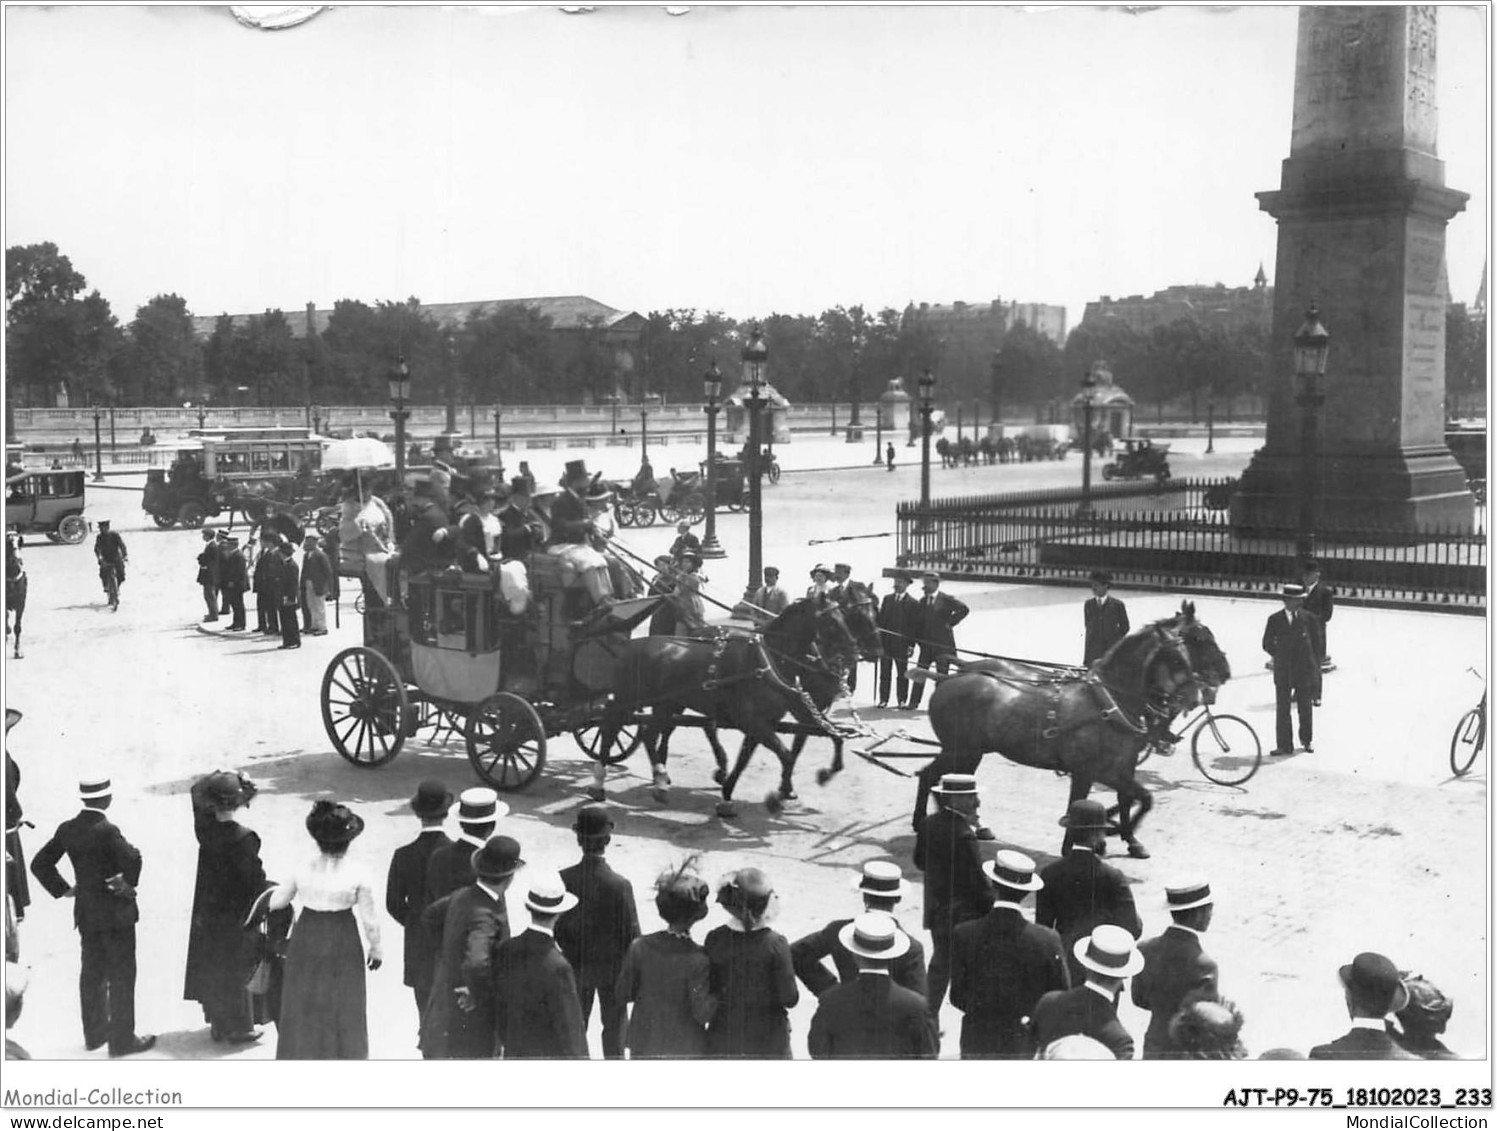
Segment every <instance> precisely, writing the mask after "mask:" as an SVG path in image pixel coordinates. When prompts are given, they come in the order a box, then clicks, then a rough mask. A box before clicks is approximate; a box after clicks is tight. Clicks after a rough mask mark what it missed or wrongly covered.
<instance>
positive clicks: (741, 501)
mask: <svg viewBox="0 0 1497 1131" xmlns="http://www.w3.org/2000/svg"><path fill="white" fill-rule="evenodd" d="M723 505H724V506H726V507H727V508H728V510H730V511H732V512H733V513H734V514H737V513H738V512H739V511H741V510H743V508H744V507H746V506H748V500H746V499H745V498H744V497H743V496H742V495H739V496H738V497H737V498H736V499H729V500H728V501H727V502H726V503H724V504H723Z"/></svg>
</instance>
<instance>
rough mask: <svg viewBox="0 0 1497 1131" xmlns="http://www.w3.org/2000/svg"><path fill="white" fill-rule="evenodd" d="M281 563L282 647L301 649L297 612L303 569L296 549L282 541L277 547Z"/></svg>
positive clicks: (278, 590)
mask: <svg viewBox="0 0 1497 1131" xmlns="http://www.w3.org/2000/svg"><path fill="white" fill-rule="evenodd" d="M277 552H278V553H279V556H280V561H279V562H278V563H276V568H277V570H278V572H277V574H276V592H277V593H278V594H279V597H280V600H279V602H278V604H279V605H280V624H281V647H282V648H300V647H301V623H300V621H298V620H297V615H296V614H297V610H298V609H299V608H300V607H301V567H300V566H299V565H297V563H296V547H295V546H294V545H292V544H291V543H290V542H288V541H285V540H284V539H283V540H282V541H281V544H280V545H279V546H278V547H277Z"/></svg>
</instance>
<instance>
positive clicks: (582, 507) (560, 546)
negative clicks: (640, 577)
mask: <svg viewBox="0 0 1497 1131" xmlns="http://www.w3.org/2000/svg"><path fill="white" fill-rule="evenodd" d="M600 474H601V473H600ZM561 488H562V489H561V492H560V493H559V494H558V495H557V496H556V499H555V501H554V502H552V504H551V543H550V545H549V546H547V547H546V553H548V554H551V555H553V556H555V557H558V558H560V559H561V560H562V564H563V566H564V567H565V568H567V569H570V570H571V571H572V572H573V573H574V574H575V575H576V576H577V577H579V578H581V580H582V584H583V586H584V587H585V588H586V589H587V593H588V596H590V597H591V598H592V599H593V604H594V605H604V604H607V603H609V602H610V601H612V600H613V597H614V592H613V580H612V578H611V577H610V576H609V574H608V559H607V558H605V557H604V556H603V555H602V554H601V553H599V552H598V551H597V550H595V549H593V547H592V546H591V545H589V541H590V539H591V537H592V536H593V534H594V533H595V529H594V524H593V521H592V519H590V518H589V517H588V514H587V499H588V497H589V496H592V497H601V496H604V495H608V494H610V493H611V492H609V490H608V488H607V487H606V486H605V485H604V484H603V483H602V482H601V481H600V479H599V477H598V476H596V475H589V474H588V471H587V465H586V463H585V462H584V461H582V460H580V459H574V460H569V461H568V462H567V470H566V474H565V475H563V476H562V477H561ZM564 576H565V575H564ZM565 583H566V584H568V585H570V584H571V583H572V581H571V579H570V578H568V579H567V580H566V582H565Z"/></svg>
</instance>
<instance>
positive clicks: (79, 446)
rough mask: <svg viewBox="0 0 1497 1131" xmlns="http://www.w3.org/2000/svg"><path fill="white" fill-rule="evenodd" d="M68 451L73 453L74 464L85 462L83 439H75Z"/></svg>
mask: <svg viewBox="0 0 1497 1131" xmlns="http://www.w3.org/2000/svg"><path fill="white" fill-rule="evenodd" d="M68 450H69V451H70V452H72V453H73V462H74V463H83V462H85V461H84V457H83V441H82V440H81V439H79V438H78V437H77V436H74V437H73V442H72V444H71V445H70V446H69V448H68Z"/></svg>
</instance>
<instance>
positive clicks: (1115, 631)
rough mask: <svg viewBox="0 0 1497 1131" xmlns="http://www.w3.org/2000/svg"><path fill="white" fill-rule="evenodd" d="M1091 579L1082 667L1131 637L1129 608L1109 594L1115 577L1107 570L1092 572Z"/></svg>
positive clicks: (1085, 617)
mask: <svg viewBox="0 0 1497 1131" xmlns="http://www.w3.org/2000/svg"><path fill="white" fill-rule="evenodd" d="M1091 580H1092V599H1091V600H1090V601H1088V602H1086V604H1085V605H1083V606H1082V614H1083V620H1084V621H1085V624H1086V647H1085V649H1084V650H1083V652H1082V656H1081V664H1082V666H1083V667H1088V668H1089V667H1091V666H1092V665H1093V664H1094V663H1096V662H1097V661H1098V660H1100V659H1101V658H1102V657H1103V656H1105V655H1106V654H1107V653H1108V651H1110V650H1111V648H1112V646H1113V645H1114V644H1116V643H1117V642H1118V641H1119V640H1122V639H1123V637H1125V636H1127V635H1128V607H1127V606H1126V605H1124V604H1123V602H1121V601H1119V600H1118V599H1117V598H1116V597H1114V596H1112V595H1111V594H1110V593H1109V592H1108V590H1109V588H1110V587H1111V586H1112V575H1111V574H1110V573H1107V572H1106V571H1105V570H1100V569H1098V570H1093V571H1092V578H1091Z"/></svg>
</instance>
